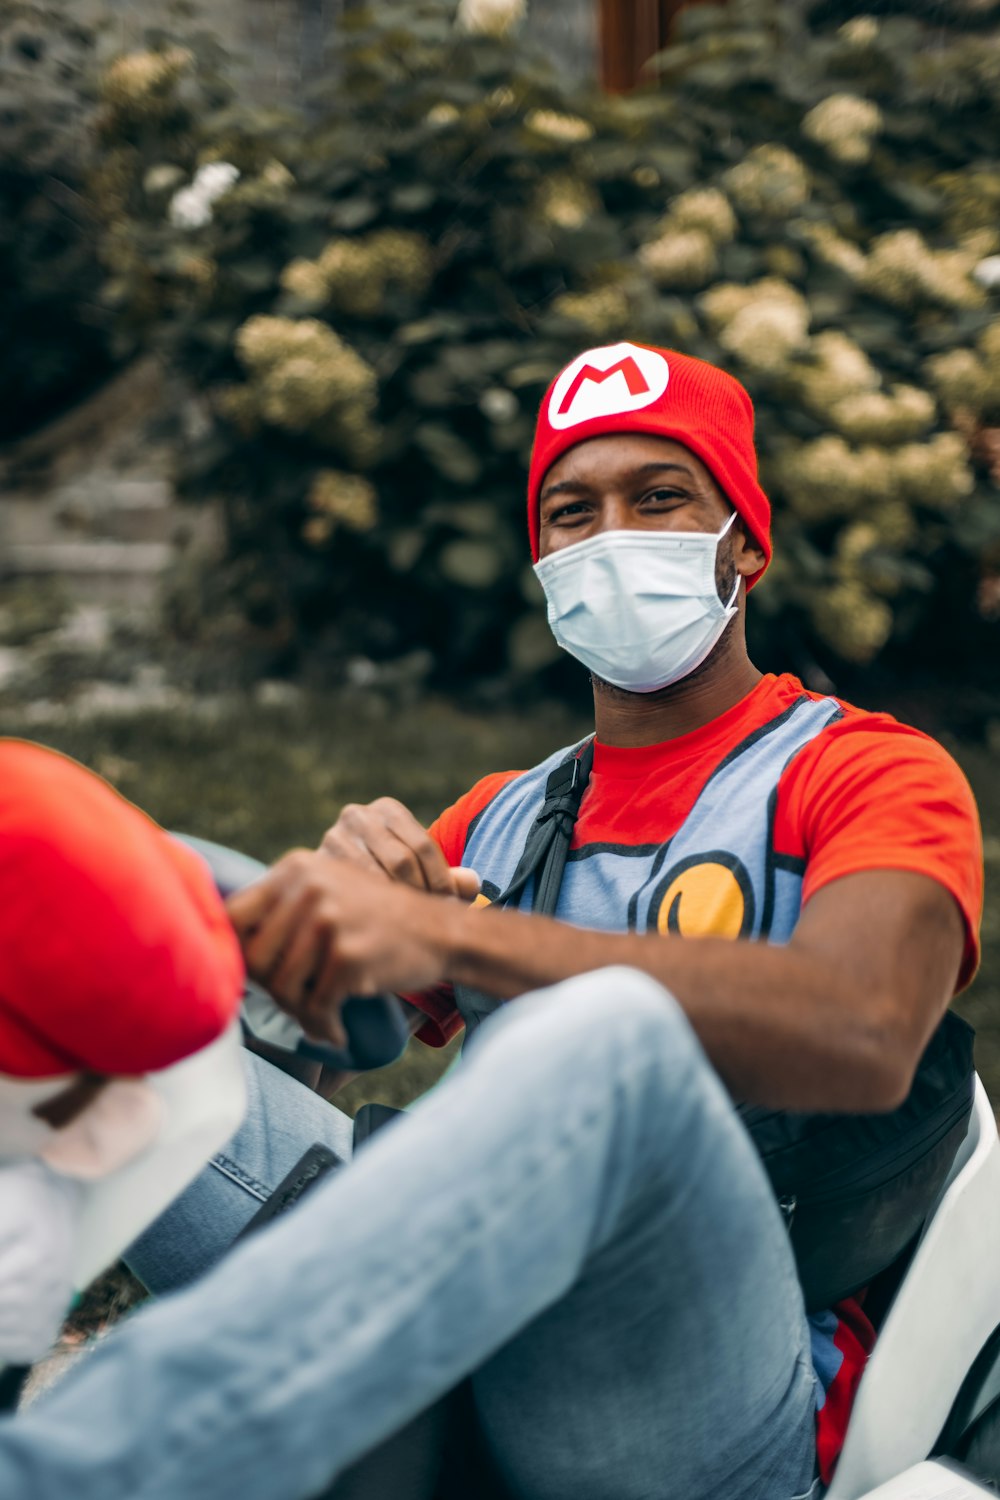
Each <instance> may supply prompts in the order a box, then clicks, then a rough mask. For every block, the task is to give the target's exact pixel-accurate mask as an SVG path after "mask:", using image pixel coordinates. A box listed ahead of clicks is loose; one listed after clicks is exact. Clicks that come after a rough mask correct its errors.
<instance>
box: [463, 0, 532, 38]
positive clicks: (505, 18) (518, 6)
mask: <svg viewBox="0 0 1000 1500" xmlns="http://www.w3.org/2000/svg"><path fill="white" fill-rule="evenodd" d="M527 13H528V6H527V0H459V6H458V14H457V16H456V17H455V25H456V26H457V27H458V29H459V31H467V32H471V33H473V34H474V35H479V36H496V37H503V36H506V35H507V33H508V32H510V31H513V30H514V28H515V27H516V26H519V25H520V23H521V22H522V21H523V20H524V18H525V16H526V15H527Z"/></svg>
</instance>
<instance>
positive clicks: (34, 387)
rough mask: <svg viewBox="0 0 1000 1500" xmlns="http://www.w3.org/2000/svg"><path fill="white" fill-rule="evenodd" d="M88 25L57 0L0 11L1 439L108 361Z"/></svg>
mask: <svg viewBox="0 0 1000 1500" xmlns="http://www.w3.org/2000/svg"><path fill="white" fill-rule="evenodd" d="M95 47H96V33H95V31H94V30H93V28H91V27H89V26H88V25H87V24H86V23H85V22H83V21H81V20H78V19H76V18H75V17H74V16H72V15H70V14H68V13H67V10H66V8H65V7H61V8H56V7H54V6H53V7H49V6H44V5H35V4H28V3H22V0H7V3H5V4H4V6H3V8H2V14H0V73H2V77H3V83H2V87H0V333H2V336H0V441H3V440H5V439H7V438H11V437H16V436H18V435H19V434H21V433H22V432H23V431H24V430H25V429H27V428H29V427H31V426H33V425H34V424H36V423H37V422H39V421H41V420H44V419H45V418H46V417H48V416H50V415H52V414H53V412H54V411H56V410H58V409H59V408H60V407H61V406H64V405H66V404H67V403H68V402H70V401H71V400H72V399H73V398H74V397H75V396H78V395H79V394H81V393H82V392H84V391H86V390H87V389H89V388H90V387H92V386H93V385H94V384H96V382H97V381H98V380H99V379H100V378H101V377H102V376H103V375H104V374H105V373H106V371H107V369H108V352H107V342H106V336H107V328H106V318H105V315H104V311H103V309H102V307H101V305H100V302H99V297H100V291H101V286H102V282H103V274H102V270H101V264H100V261H99V259H98V253H97V240H98V226H97V224H96V222H95V220H94V217H93V213H92V209H91V205H90V204H89V202H88V199H87V196H86V194H85V181H86V174H87V170H88V162H89V147H90V141H89V137H88V131H87V128H86V116H87V91H88V83H89V80H90V79H91V76H92V74H93V71H94V62H93V58H94V52H95Z"/></svg>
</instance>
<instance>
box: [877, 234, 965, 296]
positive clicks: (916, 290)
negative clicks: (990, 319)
mask: <svg viewBox="0 0 1000 1500" xmlns="http://www.w3.org/2000/svg"><path fill="white" fill-rule="evenodd" d="M978 260H979V252H977V250H976V249H975V248H974V247H972V246H967V247H965V248H963V249H955V250H932V249H931V248H930V246H929V245H928V244H927V242H926V241H925V240H924V238H923V236H922V235H921V234H919V233H918V231H917V230H916V229H898V230H895V231H894V232H893V233H891V234H882V235H879V237H878V239H876V240H875V242H874V244H873V245H872V250H871V254H870V255H869V257H868V261H867V264H866V265H865V268H864V271H863V272H862V275H861V278H860V280H861V284H862V286H864V287H865V288H866V290H867V291H869V292H872V293H873V294H874V295H875V296H877V297H881V298H882V300H883V301H885V302H889V303H891V304H892V306H893V307H901V308H904V309H907V310H909V309H911V308H914V307H919V306H920V305H921V304H926V303H931V304H936V305H937V306H939V307H980V306H982V304H983V302H984V301H985V296H984V293H983V290H982V288H981V287H979V286H977V285H976V283H975V282H974V281H973V280H972V272H973V271H974V269H975V267H976V264H977V262H978Z"/></svg>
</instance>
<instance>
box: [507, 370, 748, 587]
mask: <svg viewBox="0 0 1000 1500" xmlns="http://www.w3.org/2000/svg"><path fill="white" fill-rule="evenodd" d="M618 432H645V433H650V434H652V435H653V436H654V437H665V438H673V439H674V441H675V442H678V443H683V444H684V446H685V448H690V450H691V452H692V453H694V454H695V455H696V456H697V457H698V458H700V459H701V461H702V463H703V464H704V465H705V467H706V468H707V469H708V470H709V471H710V472H711V474H712V475H713V477H714V478H715V480H716V482H717V483H718V485H719V486H720V488H721V489H722V492H723V494H724V495H725V496H726V499H727V500H728V501H729V503H730V505H732V507H733V509H734V510H735V511H736V514H737V515H738V516H740V517H741V518H742V520H744V521H745V522H746V524H747V529H748V530H749V532H750V533H751V535H752V536H753V538H754V540H755V541H756V542H757V543H758V544H759V545H760V547H761V549H762V550H763V553H764V567H763V568H760V569H759V570H758V572H756V573H754V574H753V575H752V577H750V578H748V579H747V588H752V587H753V585H754V584H755V583H756V582H757V579H758V578H759V577H760V576H761V574H762V573H763V571H764V568H766V567H767V565H768V563H769V562H770V561H771V503H770V501H769V500H768V498H767V496H766V495H765V494H764V491H763V490H762V489H761V487H760V485H759V484H758V482H757V451H756V449H755V448H754V443H753V402H752V401H751V400H750V397H749V396H748V394H747V392H746V391H745V390H744V389H743V387H742V386H741V385H740V383H739V381H738V380H734V379H733V377H732V376H731V375H727V374H726V372H725V371H724V370H719V369H717V368H716V366H715V365H709V364H706V363H705V361H704V360H702V359H692V358H691V356H690V355H689V354H677V353H675V351H674V350H672V349H651V348H649V347H648V346H647V345H645V344H627V343H622V344H609V345H606V346H605V347H604V348H602V349H588V350H586V352H585V353H583V354H580V355H578V356H577V357H576V359H574V360H573V361H572V363H571V364H568V365H567V366H566V368H565V370H563V372H562V374H561V375H558V376H557V377H556V379H555V380H554V381H553V382H552V384H551V385H550V386H549V389H548V390H547V391H546V393H545V399H544V401H543V402H542V407H541V411H540V412H539V414H538V426H537V427H536V429H535V444H534V447H533V449H532V452H531V469H530V471H529V475H528V534H529V536H530V538H531V555H532V557H533V559H534V560H535V562H537V561H538V496H539V492H540V490H541V488H542V481H543V479H544V478H545V475H546V474H547V473H548V471H549V469H550V468H551V467H552V465H553V464H554V463H555V461H556V459H557V458H559V457H560V456H561V455H562V454H563V453H565V452H566V451H567V449H569V448H574V447H575V446H576V444H577V443H584V442H586V441H587V439H588V438H595V437H606V436H607V435H608V434H609V433H618Z"/></svg>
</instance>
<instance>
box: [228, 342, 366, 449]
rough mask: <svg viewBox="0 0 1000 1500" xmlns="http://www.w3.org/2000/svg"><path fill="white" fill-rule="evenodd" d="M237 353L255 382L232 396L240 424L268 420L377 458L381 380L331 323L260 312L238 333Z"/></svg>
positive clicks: (230, 408)
mask: <svg viewBox="0 0 1000 1500" xmlns="http://www.w3.org/2000/svg"><path fill="white" fill-rule="evenodd" d="M236 354H237V357H238V359H239V361H240V363H241V365H242V366H243V368H244V369H245V370H246V372H247V375H248V377H249V383H248V385H246V386H242V387H235V388H234V389H232V390H231V391H230V393H229V400H228V402H227V408H226V409H227V411H228V413H229V415H230V416H231V417H232V418H233V419H234V420H235V421H236V422H238V423H240V424H241V425H243V426H244V427H245V428H249V427H251V425H252V424H253V423H255V422H259V421H263V422H266V423H268V424H269V425H270V426H273V427H280V428H283V429H284V430H285V431H286V432H295V433H303V432H306V433H309V434H310V436H312V437H313V438H315V439H316V440H317V441H318V442H320V443H332V444H334V445H336V446H340V447H343V448H345V449H346V450H347V451H349V452H351V453H352V454H353V455H354V456H355V457H357V458H358V459H359V460H361V459H366V458H367V457H369V456H370V454H371V449H372V446H373V443H374V441H375V429H374V427H373V425H372V418H373V415H374V410H375V405H376V402H377V399H378V381H377V377H376V374H375V371H374V370H373V369H372V367H371V366H370V365H368V364H366V363H365V361H364V360H363V359H362V358H361V356H360V355H359V354H357V353H356V352H355V351H354V350H353V349H352V348H350V346H349V345H347V344H345V343H344V341H343V339H341V338H339V337H338V335H337V334H336V333H335V332H334V331H333V329H332V328H331V327H330V326H329V325H328V324H327V323H321V322H319V321H318V320H317V319H315V318H302V319H300V320H296V319H291V318H276V317H268V316H265V315H263V314H258V315H256V316H255V317H252V318H249V319H248V320H247V322H246V323H244V324H243V326H242V328H240V330H239V332H238V333H237V335H236Z"/></svg>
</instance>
